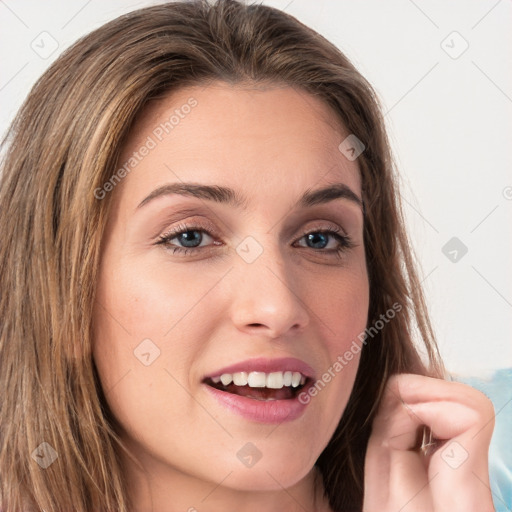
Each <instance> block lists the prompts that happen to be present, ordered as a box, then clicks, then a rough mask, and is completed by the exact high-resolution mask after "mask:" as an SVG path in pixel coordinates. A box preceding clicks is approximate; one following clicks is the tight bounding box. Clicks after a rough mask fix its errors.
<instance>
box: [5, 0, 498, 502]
mask: <svg viewBox="0 0 512 512" xmlns="http://www.w3.org/2000/svg"><path fill="white" fill-rule="evenodd" d="M0 187H1V188H0V229H1V232H2V235H3V237H2V243H1V245H0V287H1V290H2V294H1V298H0V318H1V322H0V379H1V380H2V382H1V385H2V400H1V412H0V432H1V438H0V443H1V455H0V475H1V483H0V508H1V510H3V511H4V512H14V511H16V512H18V511H21V510H23V511H25V510H38V511H39V510H45V511H46V512H63V511H66V512H67V511H70V510H73V511H79V512H92V511H94V512H96V511H120V512H147V511H154V512H175V511H187V510H188V511H199V512H202V511H210V512H215V511H221V510H222V511H225V510H239V511H256V510H258V511H260V510H265V511H282V510H286V511H299V510H307V511H317V512H323V511H336V512H338V511H361V510H364V511H365V512H374V511H379V512H383V511H389V512H391V511H398V510H400V511H404V512H406V511H412V510H415V511H436V512H440V511H450V512H452V511H454V510H464V511H466V512H468V511H478V512H486V511H491V510H493V505H492V499H491V493H490V490H489V478H488V466H487V452H488V446H489V442H490V438H491V433H492V428H493V418H494V412H493V408H492V405H491V403H490V401H489V400H487V399H486V397H485V396H484V395H482V394H481V393H479V392H478V391H476V390H474V389H472V388H471V387H469V386H465V385H462V384H458V383H454V382H448V381H446V380H444V379H443V377H445V374H444V370H443V367H442V363H441V361H440V358H439V355H438V351H437V348H436V344H435V341H434V337H433V333H432V329H431V326H430V323H429V320H428V314H427V311H426V308H425V305H424V301H423V298H422V293H421V288H420V284H419V281H418V278H417V275H416V272H415V268H414V261H413V258H412V253H411V249H410V247H409V245H408V241H407V237H406V234H405V232H404V223H403V219H402V214H401V210H400V204H399V194H398V189H397V186H396V183H395V171H394V167H393V162H392V158H391V153H390V148H389V143H388V140H387V137H386V133H385V130H384V124H383V120H382V116H381V113H380V107H379V103H378V101H377V99H376V96H375V94H374V92H373V90H372V88H371V86H370V85H369V84H368V83H367V81H366V80H365V79H364V78H363V77H362V76H361V75H360V74H359V73H358V71H357V70H356V69H355V68H354V66H353V65H352V64H351V63H350V62H349V61H348V60H347V58H346V57H345V56H344V55H343V54H342V53H341V52H340V51H339V50H338V49H337V48H336V47H334V46H333V45H332V44H330V43H329V42H328V41H326V40H325V39H324V38H323V37H321V36H320V35H319V34H317V33H315V32H314V31H312V30H311V29H309V28H307V27H306V26H304V25H303V24H301V23H300V22H298V21H297V20H296V19H294V18H293V17H291V16H289V15H287V14H285V13H283V12H280V11H278V10H276V9H273V8H270V7H266V6H263V5H249V6H246V5H244V4H242V3H239V2H236V1H234V0H220V1H218V2H217V3H215V4H210V3H208V2H206V1H197V2H178V3H169V4H164V5H159V6H155V7H149V8H145V9H141V10H139V11H135V12H133V13H130V14H128V15H125V16H121V17H120V18H118V19H116V20H114V21H112V22H110V23H108V24H106V25H105V26H103V27H101V28H100V29H98V30H96V31H94V32H93V33H91V34H89V35H88V36H86V37H84V38H82V39H81V40H80V41H78V42H77V43H76V44H75V45H74V46H72V47H71V48H70V49H69V50H67V51H66V52H64V54H63V55H62V56H61V57H60V58H59V59H57V61H56V62H55V63H54V64H53V65H52V66H51V67H50V69H49V70H48V71H47V72H46V73H45V74H44V75H43V77H42V78H41V79H40V80H39V82H38V83H37V84H36V85H35V87H34V88H33V90H32V91H31V93H30V95H29V96H28V98H27V100H26V102H25V104H24V105H23V107H22V108H21V110H20V112H19V114H18V116H17V117H16V119H15V121H14V123H13V125H12V128H11V131H10V133H9V137H8V152H7V154H6V157H5V160H4V162H3V167H2V175H1V182H0ZM420 354H424V357H421V356H420Z"/></svg>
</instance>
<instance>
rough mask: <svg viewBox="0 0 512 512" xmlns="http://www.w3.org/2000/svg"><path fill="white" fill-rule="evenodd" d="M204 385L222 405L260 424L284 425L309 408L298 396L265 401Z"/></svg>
mask: <svg viewBox="0 0 512 512" xmlns="http://www.w3.org/2000/svg"><path fill="white" fill-rule="evenodd" d="M203 385H204V387H205V388H206V389H207V390H208V392H209V393H211V394H212V395H213V397H214V398H215V399H216V400H217V401H218V402H219V403H220V404H221V405H223V406H225V407H227V408H228V409H229V410H230V411H232V412H234V413H235V414H239V415H240V416H242V417H244V418H246V419H248V420H251V421H257V422H259V423H284V422H286V421H292V420H295V419H297V418H298V417H299V416H302V414H303V413H304V411H305V410H306V407H307V406H308V403H305V404H303V403H301V402H299V398H298V395H297V396H296V397H295V398H291V399H289V400H273V401H263V400H255V399H254V398H247V397H245V396H240V395H234V394H233V393H227V392H226V391H221V390H219V389H216V388H213V387H211V386H208V385H207V384H203ZM306 385H307V383H306Z"/></svg>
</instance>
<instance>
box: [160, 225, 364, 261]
mask: <svg viewBox="0 0 512 512" xmlns="http://www.w3.org/2000/svg"><path fill="white" fill-rule="evenodd" d="M193 231H197V232H202V233H206V234H207V235H208V236H210V237H212V238H214V236H213V234H212V233H211V232H210V231H209V230H208V229H206V228H205V227H204V226H200V225H190V226H187V225H186V224H180V225H178V226H177V227H176V228H175V229H173V230H172V231H171V232H169V233H165V234H163V235H161V236H160V237H159V238H158V241H157V242H156V245H166V246H168V247H167V249H168V250H171V251H172V253H173V254H176V253H179V254H181V255H183V256H186V255H190V254H192V253H194V252H196V251H201V250H203V249H208V247H179V246H174V245H171V244H169V242H170V241H171V240H172V239H174V238H176V237H177V236H179V235H182V234H184V233H187V232H193ZM312 233H321V234H324V235H330V236H332V237H333V238H335V239H336V240H337V241H338V242H339V244H340V245H339V246H338V248H336V249H328V250H324V249H314V248H312V247H303V248H304V249H311V250H313V251H319V252H324V253H326V254H330V255H334V256H337V257H338V258H339V257H341V253H343V252H345V251H346V250H348V249H351V248H352V247H354V244H353V243H352V240H351V238H350V237H349V236H347V235H345V234H342V230H341V229H339V228H331V229H313V230H310V231H305V232H303V233H302V236H301V237H300V238H298V240H302V238H304V237H305V236H307V235H310V234H312ZM298 240H297V241H298Z"/></svg>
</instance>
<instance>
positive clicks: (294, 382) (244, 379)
mask: <svg viewBox="0 0 512 512" xmlns="http://www.w3.org/2000/svg"><path fill="white" fill-rule="evenodd" d="M310 380H311V379H310V378H309V377H306V376H304V375H302V374H301V373H300V372H272V373H264V372H250V373H247V372H238V373H235V374H222V375H219V376H216V377H207V378H206V379H204V381H203V382H204V383H205V384H207V385H208V386H211V387H213V388H215V389H218V390H219V391H224V392H226V393H231V394H234V395H239V396H243V397H246V398H252V399H254V400H263V401H271V400H293V399H294V398H296V397H297V395H298V394H299V393H300V391H301V390H302V389H303V388H305V387H307V386H309V384H310Z"/></svg>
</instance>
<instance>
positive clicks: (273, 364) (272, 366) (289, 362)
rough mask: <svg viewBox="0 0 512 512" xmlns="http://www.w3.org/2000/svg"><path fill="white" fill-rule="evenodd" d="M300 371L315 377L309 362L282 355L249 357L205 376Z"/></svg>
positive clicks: (307, 375) (312, 377)
mask: <svg viewBox="0 0 512 512" xmlns="http://www.w3.org/2000/svg"><path fill="white" fill-rule="evenodd" d="M281 371H282V372H300V373H302V375H304V376H306V377H310V378H311V379H314V378H315V372H314V370H313V368H311V366H309V364H306V363H305V362H304V361H301V360H300V359H297V358H295V357H282V358H279V359H267V358H264V357H260V358H256V359H247V360H246V361H241V362H239V363H235V364H232V365H230V366H226V367H225V368H222V369H221V370H217V371H215V372H213V373H211V374H209V375H207V376H206V377H205V378H211V377H220V376H221V375H222V374H223V373H237V372H248V373H249V372H265V373H271V372H281Z"/></svg>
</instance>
